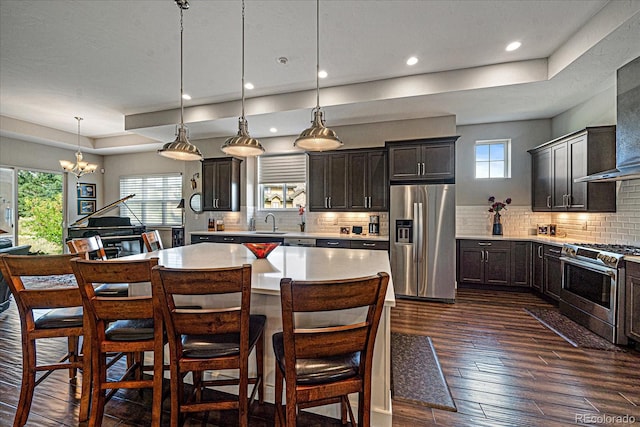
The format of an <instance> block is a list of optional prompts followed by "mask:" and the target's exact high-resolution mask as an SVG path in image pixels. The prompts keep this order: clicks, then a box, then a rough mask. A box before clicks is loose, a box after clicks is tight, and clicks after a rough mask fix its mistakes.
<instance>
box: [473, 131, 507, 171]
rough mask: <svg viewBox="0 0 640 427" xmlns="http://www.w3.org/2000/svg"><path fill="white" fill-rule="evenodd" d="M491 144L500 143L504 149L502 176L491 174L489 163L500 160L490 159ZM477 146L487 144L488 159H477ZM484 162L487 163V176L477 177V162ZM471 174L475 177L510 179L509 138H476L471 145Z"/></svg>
mask: <svg viewBox="0 0 640 427" xmlns="http://www.w3.org/2000/svg"><path fill="white" fill-rule="evenodd" d="M492 145H502V146H503V149H504V159H502V161H503V162H504V166H503V168H502V176H491V163H492V161H493V162H496V161H500V160H492V159H491V148H490V147H491V146H492ZM479 146H488V147H489V160H478V154H477V148H478V147H479ZM479 163H484V164H487V165H489V176H486V177H479V176H478V173H477V171H478V164H479ZM473 166H474V168H473V175H474V178H475V179H510V178H511V138H496V139H479V140H476V142H475V144H474V145H473Z"/></svg>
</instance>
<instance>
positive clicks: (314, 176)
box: [307, 153, 348, 211]
mask: <svg viewBox="0 0 640 427" xmlns="http://www.w3.org/2000/svg"><path fill="white" fill-rule="evenodd" d="M308 182H309V187H308V188H307V192H308V195H309V197H308V202H307V206H308V207H309V210H310V211H344V210H347V194H348V191H347V182H348V181H347V154H346V153H318V154H316V153H310V154H309V179H308Z"/></svg>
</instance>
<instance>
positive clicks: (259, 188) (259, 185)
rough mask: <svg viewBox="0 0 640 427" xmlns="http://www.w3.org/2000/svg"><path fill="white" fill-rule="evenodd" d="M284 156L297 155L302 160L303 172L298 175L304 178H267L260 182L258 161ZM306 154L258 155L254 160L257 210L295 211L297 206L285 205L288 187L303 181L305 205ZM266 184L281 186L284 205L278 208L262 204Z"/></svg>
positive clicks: (306, 184)
mask: <svg viewBox="0 0 640 427" xmlns="http://www.w3.org/2000/svg"><path fill="white" fill-rule="evenodd" d="M284 157H299V158H300V159H303V160H304V172H303V173H299V177H302V176H304V179H302V180H297V181H288V180H285V181H279V182H273V181H272V180H269V182H262V181H261V172H260V162H261V161H264V160H265V159H274V158H284ZM307 160H308V159H307V156H306V154H300V153H294V154H291V153H290V154H276V155H273V156H260V157H258V159H257V161H256V199H257V200H256V210H257V211H258V212H262V211H271V210H274V211H277V212H297V211H298V209H299V206H292V207H286V205H287V201H286V198H287V192H288V188H289V187H290V186H291V185H293V184H300V183H303V184H304V193H305V207H306V194H307V186H308V183H307V171H308V167H309V166H308V161H307ZM268 185H272V186H282V196H283V198H284V200H283V205H284V207H280V208H274V207H265V206H264V186H268Z"/></svg>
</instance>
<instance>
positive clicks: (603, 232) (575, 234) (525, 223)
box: [456, 180, 640, 246]
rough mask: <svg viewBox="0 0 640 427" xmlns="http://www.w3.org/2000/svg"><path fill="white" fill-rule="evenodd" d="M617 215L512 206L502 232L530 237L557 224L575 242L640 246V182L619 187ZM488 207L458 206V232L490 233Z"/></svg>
mask: <svg viewBox="0 0 640 427" xmlns="http://www.w3.org/2000/svg"><path fill="white" fill-rule="evenodd" d="M617 192H618V194H617V212H614V213H576V212H571V213H558V212H553V213H546V212H532V211H531V208H530V207H528V206H509V207H508V209H507V211H506V212H504V215H502V224H503V233H504V235H507V236H527V235H529V234H530V233H532V232H534V230H535V228H536V226H537V224H551V223H552V224H557V225H558V235H559V236H564V235H566V237H567V238H570V239H574V240H575V241H576V242H581V241H584V242H600V243H618V244H631V245H636V246H638V245H640V180H630V181H621V182H620V183H618V185H617ZM487 209H488V206H456V233H457V234H459V235H465V234H466V235H474V234H491V226H492V221H493V214H491V213H490V212H488V211H487Z"/></svg>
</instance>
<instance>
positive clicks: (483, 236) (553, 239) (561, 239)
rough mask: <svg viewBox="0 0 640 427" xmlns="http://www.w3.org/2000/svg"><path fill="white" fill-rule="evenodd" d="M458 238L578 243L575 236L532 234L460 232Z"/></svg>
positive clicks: (555, 243)
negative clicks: (498, 234) (495, 234)
mask: <svg viewBox="0 0 640 427" xmlns="http://www.w3.org/2000/svg"><path fill="white" fill-rule="evenodd" d="M456 239H468V240H502V241H512V240H513V241H523V240H524V241H529V242H536V243H544V244H546V245H555V246H562V245H564V244H565V243H576V239H575V238H566V237H551V236H532V235H507V236H504V235H503V236H494V235H492V234H458V235H456Z"/></svg>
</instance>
